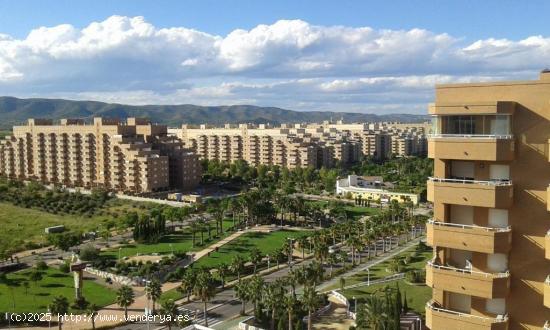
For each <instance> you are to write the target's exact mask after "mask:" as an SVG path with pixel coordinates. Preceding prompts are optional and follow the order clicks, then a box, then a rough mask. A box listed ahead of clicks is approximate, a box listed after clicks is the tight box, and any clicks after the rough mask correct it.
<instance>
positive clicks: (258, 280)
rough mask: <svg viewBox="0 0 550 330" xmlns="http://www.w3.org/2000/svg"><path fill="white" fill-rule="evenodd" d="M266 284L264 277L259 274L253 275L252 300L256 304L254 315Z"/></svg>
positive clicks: (251, 285)
mask: <svg viewBox="0 0 550 330" xmlns="http://www.w3.org/2000/svg"><path fill="white" fill-rule="evenodd" d="M263 286H264V279H263V278H262V277H260V276H258V275H254V276H252V279H251V282H250V300H252V303H253V305H254V315H256V310H257V307H258V302H259V301H260V299H261V298H262V289H263Z"/></svg>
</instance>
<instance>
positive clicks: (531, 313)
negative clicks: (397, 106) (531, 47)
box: [426, 70, 550, 330]
mask: <svg viewBox="0 0 550 330" xmlns="http://www.w3.org/2000/svg"><path fill="white" fill-rule="evenodd" d="M435 94H436V96H435V104H434V105H432V106H430V108H429V113H430V114H431V115H432V116H433V126H434V128H433V134H432V135H431V136H429V138H428V145H429V146H428V155H429V157H430V158H433V159H434V177H433V178H430V180H429V181H428V200H429V201H432V202H433V203H434V217H433V220H431V221H430V223H429V224H428V237H427V240H428V244H430V245H431V246H433V248H434V258H433V260H432V261H430V262H429V263H428V265H427V266H426V283H427V284H428V285H429V286H431V287H432V288H433V300H432V301H431V302H429V303H428V304H427V306H426V323H427V326H428V327H429V328H430V329H437V330H439V329H446V330H447V329H448V330H453V329H455V330H458V329H461V330H464V329H466V330H470V329H472V330H474V329H476V330H477V329H543V328H544V329H547V328H548V324H547V323H546V322H547V321H548V320H550V309H549V308H550V281H549V280H548V279H547V276H548V275H549V274H550V261H549V260H548V259H550V236H548V234H547V232H548V229H549V228H550V215H549V214H548V211H550V190H549V189H548V184H549V183H550V170H549V169H550V163H549V161H550V158H549V145H550V71H547V70H546V71H543V72H542V73H541V74H540V77H539V79H538V80H534V81H514V82H490V83H473V84H453V85H438V86H437V87H436V93H435Z"/></svg>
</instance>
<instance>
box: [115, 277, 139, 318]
mask: <svg viewBox="0 0 550 330" xmlns="http://www.w3.org/2000/svg"><path fill="white" fill-rule="evenodd" d="M134 297H135V296H134V291H133V290H132V288H131V287H129V286H128V285H123V286H121V287H120V289H118V291H117V296H116V302H117V304H118V305H119V306H120V307H122V308H124V317H125V319H128V307H130V306H131V305H132V304H133V303H134Z"/></svg>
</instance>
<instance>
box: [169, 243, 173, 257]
mask: <svg viewBox="0 0 550 330" xmlns="http://www.w3.org/2000/svg"><path fill="white" fill-rule="evenodd" d="M170 251H171V252H172V255H174V247H173V246H172V243H170Z"/></svg>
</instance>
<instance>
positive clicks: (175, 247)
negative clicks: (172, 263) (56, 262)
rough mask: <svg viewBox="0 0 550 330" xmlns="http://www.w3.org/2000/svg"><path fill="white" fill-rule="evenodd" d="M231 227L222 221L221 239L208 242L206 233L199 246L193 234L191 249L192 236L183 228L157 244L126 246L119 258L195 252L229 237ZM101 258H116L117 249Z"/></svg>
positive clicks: (197, 235) (196, 236)
mask: <svg viewBox="0 0 550 330" xmlns="http://www.w3.org/2000/svg"><path fill="white" fill-rule="evenodd" d="M231 226H233V222H232V221H231V220H224V222H223V231H224V234H223V235H222V237H218V238H214V237H213V238H212V240H211V241H208V232H204V234H203V235H204V245H203V246H199V245H198V244H199V243H200V236H201V235H200V233H196V234H195V240H196V244H197V246H195V247H193V236H192V235H191V231H190V230H189V228H185V229H184V230H183V231H177V232H175V233H172V234H168V235H165V236H163V237H162V238H161V239H160V241H159V242H158V243H154V244H145V243H140V244H127V245H125V246H124V247H122V248H121V250H120V256H121V257H132V256H136V255H137V254H138V253H139V254H140V255H144V254H152V253H158V254H170V253H172V251H174V252H188V251H197V250H201V249H204V248H205V247H206V246H208V245H211V244H213V243H215V242H217V241H219V240H220V239H222V238H223V237H226V236H228V235H230V234H231V233H230V232H227V229H229V228H230V227H231ZM212 235H214V230H212ZM102 255H103V256H108V257H112V258H118V248H116V249H112V250H108V251H105V252H103V253H102Z"/></svg>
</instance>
